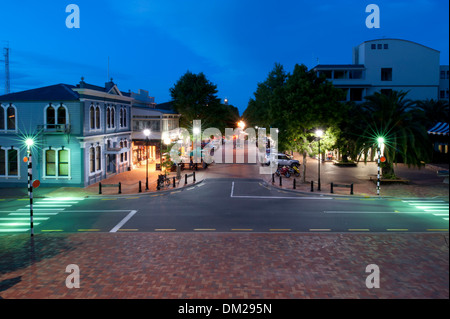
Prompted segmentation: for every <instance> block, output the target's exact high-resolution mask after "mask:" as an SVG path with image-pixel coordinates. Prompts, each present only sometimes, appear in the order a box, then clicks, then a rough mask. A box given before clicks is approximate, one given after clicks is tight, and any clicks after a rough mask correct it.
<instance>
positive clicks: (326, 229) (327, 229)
mask: <svg viewBox="0 0 450 319" xmlns="http://www.w3.org/2000/svg"><path fill="white" fill-rule="evenodd" d="M309 231H331V229H329V228H324V229H310V230H309Z"/></svg>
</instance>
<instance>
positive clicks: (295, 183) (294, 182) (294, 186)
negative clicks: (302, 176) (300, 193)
mask: <svg viewBox="0 0 450 319" xmlns="http://www.w3.org/2000/svg"><path fill="white" fill-rule="evenodd" d="M295 184H296V182H295V178H294V189H296V185H295Z"/></svg>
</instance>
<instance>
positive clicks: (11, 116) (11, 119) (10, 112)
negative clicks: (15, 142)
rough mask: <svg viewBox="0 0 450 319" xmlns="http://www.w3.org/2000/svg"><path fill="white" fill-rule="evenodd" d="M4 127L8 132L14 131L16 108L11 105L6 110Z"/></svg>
mask: <svg viewBox="0 0 450 319" xmlns="http://www.w3.org/2000/svg"><path fill="white" fill-rule="evenodd" d="M6 117H7V118H6V120H7V121H6V123H7V124H6V126H7V129H8V130H15V129H16V108H15V107H13V106H12V105H9V107H8V108H7V109H6Z"/></svg>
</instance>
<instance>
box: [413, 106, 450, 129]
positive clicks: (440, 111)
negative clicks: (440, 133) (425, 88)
mask: <svg viewBox="0 0 450 319" xmlns="http://www.w3.org/2000/svg"><path fill="white" fill-rule="evenodd" d="M415 109H416V110H417V111H418V112H420V113H421V114H420V115H419V116H422V117H423V123H424V125H425V126H426V128H427V129H430V128H431V127H432V126H433V125H435V124H436V123H438V122H446V123H448V119H449V116H448V115H449V106H448V101H445V100H438V101H436V100H433V99H426V100H424V101H417V102H416V107H415Z"/></svg>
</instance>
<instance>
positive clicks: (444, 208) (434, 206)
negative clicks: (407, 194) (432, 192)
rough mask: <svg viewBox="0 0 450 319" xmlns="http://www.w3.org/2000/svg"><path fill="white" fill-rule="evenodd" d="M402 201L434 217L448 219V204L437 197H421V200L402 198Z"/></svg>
mask: <svg viewBox="0 0 450 319" xmlns="http://www.w3.org/2000/svg"><path fill="white" fill-rule="evenodd" d="M403 202H404V203H407V204H409V205H410V206H413V207H415V208H416V209H418V210H421V211H423V212H424V213H426V214H431V215H434V216H436V217H439V218H442V219H443V220H446V221H448V218H449V216H448V213H449V206H448V202H446V201H444V200H439V199H436V200H434V199H430V200H428V199H422V200H403Z"/></svg>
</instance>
